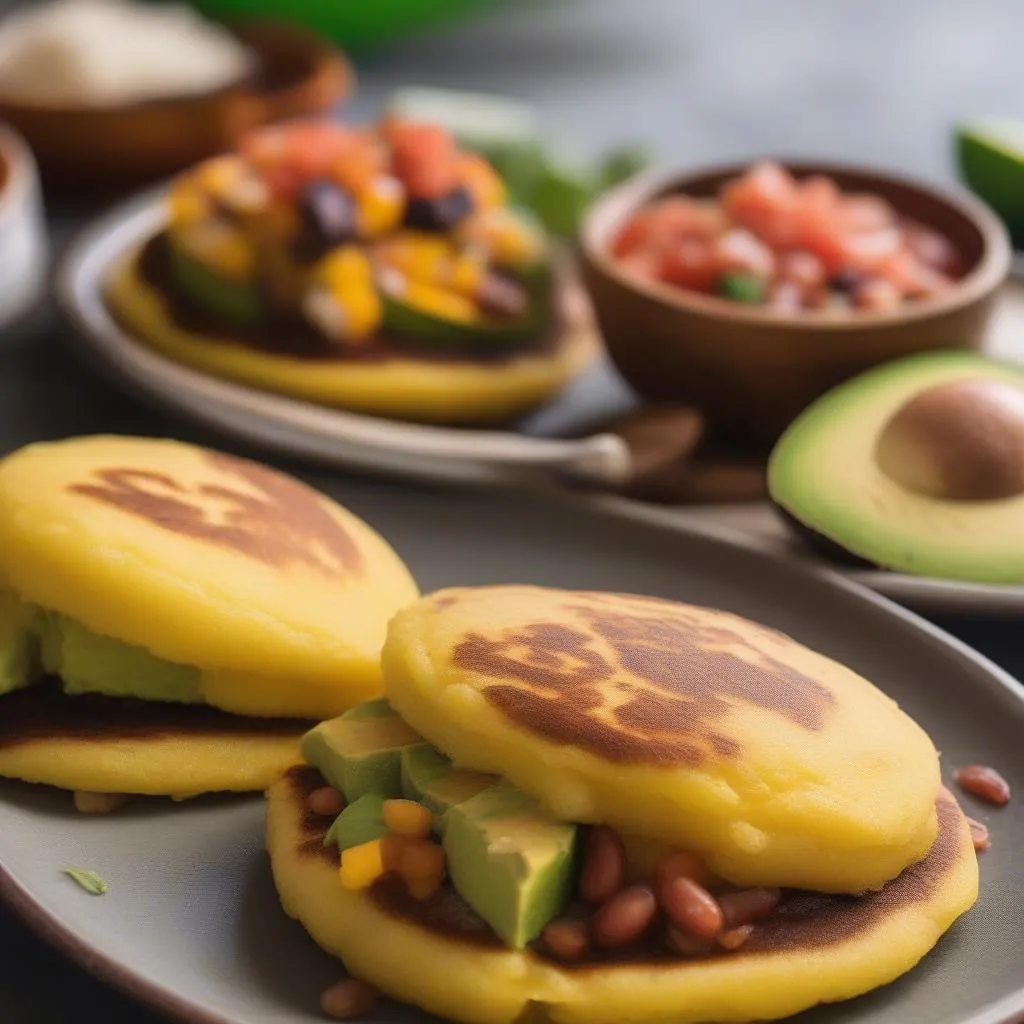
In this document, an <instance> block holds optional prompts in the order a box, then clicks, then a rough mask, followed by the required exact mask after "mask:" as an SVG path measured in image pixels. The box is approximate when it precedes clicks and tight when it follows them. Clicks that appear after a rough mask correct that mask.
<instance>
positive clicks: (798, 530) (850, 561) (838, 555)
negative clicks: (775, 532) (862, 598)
mask: <svg viewBox="0 0 1024 1024" xmlns="http://www.w3.org/2000/svg"><path fill="white" fill-rule="evenodd" d="M771 504H772V508H774V509H775V511H776V513H778V515H779V517H780V518H781V519H782V521H783V522H784V523H785V524H786V526H787V527H788V528H789V530H790V531H791V532H792V533H793V534H794V535H795V536H796V537H799V538H800V540H802V541H803V542H804V543H805V544H806V545H807V546H808V547H809V548H810V549H811V550H812V551H814V552H816V553H817V554H819V555H821V556H822V557H823V558H827V559H828V560H829V561H830V562H835V563H836V564H837V565H842V566H845V567H846V568H848V569H884V568H885V567H884V566H881V565H876V564H875V563H874V562H869V561H867V560H866V559H864V558H861V557H860V555H855V554H853V552H852V551H847V550H846V548H844V547H841V546H840V545H839V544H837V543H836V542H835V541H834V540H832V539H831V538H830V537H826V536H825V535H824V534H823V533H818V531H817V530H813V529H811V527H809V526H807V525H806V524H805V523H801V522H800V520H799V519H797V518H796V516H794V515H793V514H792V513H791V512H789V511H787V510H786V509H784V508H783V507H782V506H781V505H780V504H779V503H778V502H775V501H773V502H772V503H771Z"/></svg>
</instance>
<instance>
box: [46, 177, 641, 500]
mask: <svg viewBox="0 0 1024 1024" xmlns="http://www.w3.org/2000/svg"><path fill="white" fill-rule="evenodd" d="M165 191H166V190H165V188H164V187H161V188H159V189H156V190H153V191H150V192H147V193H145V194H144V195H141V196H138V197H136V198H134V199H131V200H129V201H128V202H126V203H123V204H121V205H119V206H117V207H115V208H114V209H113V210H111V211H110V212H108V213H107V214H105V215H104V216H103V217H101V218H100V219H99V220H97V221H95V222H94V223H93V224H92V225H91V226H90V227H88V228H87V229H86V230H85V231H84V232H83V233H82V234H80V235H79V236H78V237H77V238H76V239H75V240H74V242H72V244H71V246H70V247H69V248H68V250H67V252H66V253H65V255H64V257H63V259H62V260H61V262H60V266H59V268H58V272H57V298H58V301H59V302H60V303H61V306H62V307H63V309H64V311H65V312H66V313H67V314H68V316H69V317H70V318H71V320H72V321H73V323H74V324H75V325H76V327H77V328H78V336H79V338H80V340H81V342H82V343H83V345H84V347H85V350H86V352H87V354H88V355H89V356H91V357H92V359H93V361H94V362H96V363H97V364H98V365H99V366H100V367H101V368H102V369H103V370H105V371H106V372H107V373H108V374H112V375H113V376H114V377H115V378H116V379H117V380H118V381H119V382H120V383H121V384H122V385H127V386H128V387H129V388H130V389H131V390H132V391H134V392H136V393H138V394H141V395H143V396H144V397H147V398H149V399H150V400H151V401H155V402H158V403H159V404H160V405H162V406H164V407H165V408H167V409H170V410H173V411H175V412H177V413H180V414H182V415H185V416H188V417H190V418H191V419H194V420H197V421H200V422H202V423H205V424H206V425H208V426H212V427H216V428H218V429H220V430H223V431H226V432H227V433H230V434H232V435H235V436H238V437H243V438H246V439H248V440H250V441H253V440H254V441H256V442H258V443H259V444H262V445H264V446H266V447H267V448H270V449H273V450H275V451H277V452H281V453H283V454H287V455H300V456H302V457H304V458H307V459H314V460H316V461H318V462H323V463H326V464H331V465H334V466H352V467H356V468H360V469H369V470H373V471H375V472H387V473H394V474H397V475H400V476H404V477H411V478H415V479H428V480H445V481H449V482H481V483H482V482H494V481H497V480H502V479H506V480H507V479H515V478H518V477H521V476H526V477H530V476H538V475H539V476H545V475H546V476H549V477H562V476H565V477H570V478H577V479H582V480H587V481H590V482H593V483H597V484H609V485H611V484H616V483H619V482H621V481H623V480H625V479H627V478H628V477H629V474H630V458H629V452H628V450H627V448H626V446H625V444H624V443H623V441H622V440H621V439H620V438H618V437H616V436H614V435H611V434H599V435H595V436H592V437H587V438H584V439H582V440H561V439H556V438H553V437H543V436H536V435H537V430H538V427H537V424H538V423H540V429H543V425H544V423H545V422H551V421H552V417H553V415H554V417H555V418H561V419H564V415H562V414H559V413H557V411H556V412H555V413H553V412H552V411H551V410H550V409H549V410H544V411H542V412H541V413H539V414H536V415H535V416H534V417H532V418H530V419H527V420H526V421H524V424H523V431H522V432H512V431H500V430H493V431H491V430H462V429H452V428H445V427H436V426H423V425H418V424H410V423H400V422H398V421H395V420H388V419H381V418H377V417H372V416H365V415H361V414H358V413H352V412H346V411H344V410H340V409H332V408H328V407H326V406H322V405H315V404H313V403H310V402H304V401H301V400H299V399H295V398H289V397H286V396H282V395H275V394H272V393H270V392H266V391H260V390H257V389H255V388H250V387H247V386H246V385H243V384H237V383H234V382H232V381H228V380H222V379H221V378H218V377H214V376H211V375H209V374H205V373H202V372H200V371H198V370H194V369H192V368H191V367H187V366H183V365H181V364H180V363H176V362H174V361H173V360H171V359H168V358H166V357H165V356H163V355H160V354H159V353H157V352H155V351H153V350H152V349H150V348H149V347H147V346H144V345H142V344H140V343H139V342H138V341H136V340H135V339H134V338H132V337H131V335H130V334H128V333H127V332H126V331H124V330H123V329H122V328H121V327H120V325H119V324H118V323H117V321H116V320H115V319H114V317H113V316H111V314H110V312H109V311H108V310H107V307H106V303H105V302H104V301H103V298H102V291H103V281H104V280H105V278H106V275H107V272H108V270H109V268H110V266H111V264H112V263H113V262H114V261H115V260H117V259H118V258H119V257H120V256H121V255H122V253H124V252H125V251H126V250H127V249H129V248H130V247H132V246H133V245H136V244H138V243H139V242H141V241H143V240H144V239H145V238H147V237H148V236H150V235H151V234H152V233H153V232H154V231H156V230H157V229H158V228H159V227H160V226H161V225H162V224H163V223H164V218H165V216H166V212H165V204H164V196H165ZM595 372H596V373H597V374H598V375H600V374H601V373H602V370H601V368H598V369H597V370H596V371H595ZM604 373H605V374H606V375H607V373H608V371H607V370H605V371H604ZM593 383H594V382H593V381H592V382H591V383H590V384H589V385H587V384H586V383H585V382H584V383H583V386H585V387H592V386H593ZM604 384H605V385H606V384H607V382H606V381H605V382H604ZM579 386H580V382H578V383H577V385H576V387H577V389H578V388H579ZM571 390H572V387H570V391H571ZM565 401H566V400H565V399H563V404H564V402H565ZM569 401H570V402H571V401H572V399H571V398H570V399H569Z"/></svg>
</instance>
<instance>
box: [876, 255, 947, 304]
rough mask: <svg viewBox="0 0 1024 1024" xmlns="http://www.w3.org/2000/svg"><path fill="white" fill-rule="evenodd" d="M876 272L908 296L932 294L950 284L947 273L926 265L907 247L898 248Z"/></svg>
mask: <svg viewBox="0 0 1024 1024" xmlns="http://www.w3.org/2000/svg"><path fill="white" fill-rule="evenodd" d="M876 273H877V274H878V276H879V277H881V278H884V279H885V280H886V281H889V282H890V283H891V284H892V285H893V286H894V287H895V288H896V289H897V290H898V291H899V292H900V294H901V295H905V296H907V297H908V298H920V297H922V296H925V295H931V294H934V293H935V292H939V291H942V290H943V289H944V288H946V287H948V285H949V279H948V278H947V277H945V275H943V274H941V273H939V272H938V271H936V270H934V269H932V268H931V267H928V266H925V265H924V264H923V263H921V261H920V260H919V259H918V258H917V257H916V256H915V255H914V254H913V253H912V252H911V251H910V250H909V249H906V248H900V249H898V250H897V251H896V252H894V253H893V254H892V255H891V256H890V257H889V258H888V259H886V260H885V261H884V262H882V263H881V264H880V265H879V266H878V268H877V271H876Z"/></svg>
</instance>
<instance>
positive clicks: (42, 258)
mask: <svg viewBox="0 0 1024 1024" xmlns="http://www.w3.org/2000/svg"><path fill="white" fill-rule="evenodd" d="M48 253H49V245H48V243H47V237H46V224H45V220H44V217H43V201H42V192H41V190H40V187H39V174H38V171H37V169H36V162H35V159H34V158H33V156H32V153H31V151H30V150H29V148H28V145H27V144H26V143H25V141H24V139H22V138H21V136H20V135H18V134H17V133H15V132H14V131H12V130H11V129H10V128H8V127H6V126H3V125H0V330H2V329H3V328H5V327H8V326H9V325H10V324H12V323H13V322H14V321H15V320H18V319H19V318H20V317H22V316H23V315H24V314H26V313H28V312H29V310H31V309H32V308H33V307H34V306H35V304H36V302H37V301H38V299H39V298H40V296H41V294H42V291H43V282H44V280H45V277H46V266H47V262H48Z"/></svg>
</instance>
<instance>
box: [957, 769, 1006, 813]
mask: <svg viewBox="0 0 1024 1024" xmlns="http://www.w3.org/2000/svg"><path fill="white" fill-rule="evenodd" d="M956 781H957V785H958V786H960V787H961V788H962V789H964V790H966V791H967V792H968V793H970V794H971V796H976V797H977V798H978V799H979V800H984V801H985V803H987V804H994V805H995V806H996V807H1003V806H1005V805H1006V804H1008V803H1009V802H1010V784H1009V783H1008V782H1007V781H1006V779H1004V778H1003V777H1002V775H1000V774H999V772H997V771H996V770H995V769H994V768H989V767H988V766H987V765H983V764H969V765H967V766H966V767H964V768H961V769H960V770H959V771H958V772H957V773H956Z"/></svg>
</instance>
